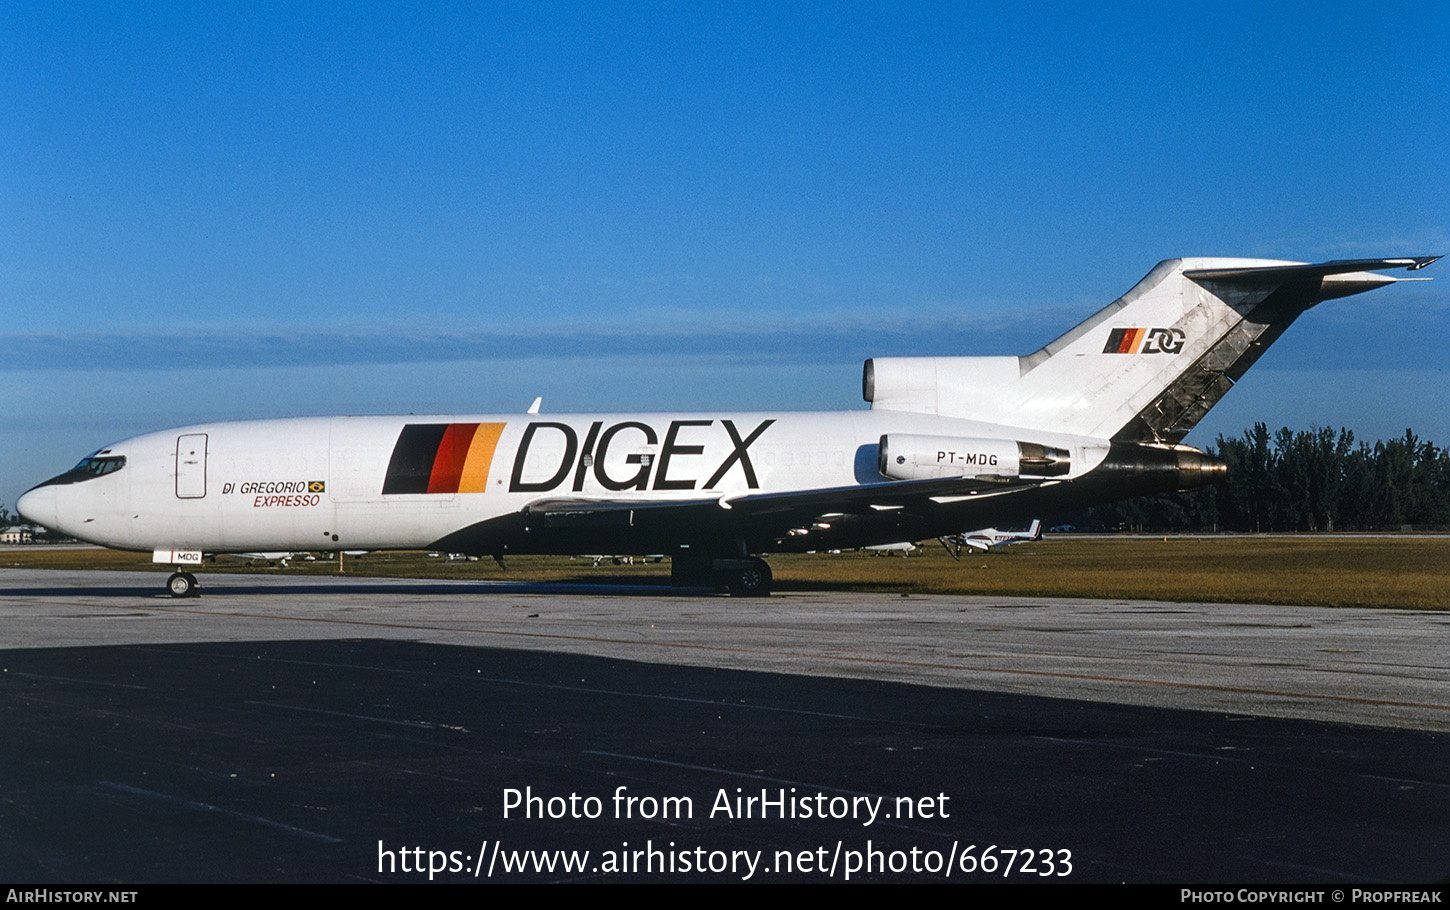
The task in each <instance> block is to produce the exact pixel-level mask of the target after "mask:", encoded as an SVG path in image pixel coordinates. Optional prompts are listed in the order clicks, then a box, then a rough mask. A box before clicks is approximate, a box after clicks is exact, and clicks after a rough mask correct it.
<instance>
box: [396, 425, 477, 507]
mask: <svg viewBox="0 0 1450 910" xmlns="http://www.w3.org/2000/svg"><path fill="white" fill-rule="evenodd" d="M503 428H504V424H501V423H410V424H408V425H407V426H405V427H403V431H402V432H401V433H399V434H398V442H397V444H396V445H394V446H393V457H392V458H391V459H390V460H389V461H388V473H387V476H386V477H385V478H384V480H383V494H384V495H391V494H395V493H482V492H483V491H484V490H486V489H487V488H488V470H489V468H490V467H491V466H492V465H493V452H494V449H495V448H496V447H497V445H498V438H499V436H500V435H501V434H502V433H503Z"/></svg>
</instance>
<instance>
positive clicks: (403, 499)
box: [17, 257, 1438, 596]
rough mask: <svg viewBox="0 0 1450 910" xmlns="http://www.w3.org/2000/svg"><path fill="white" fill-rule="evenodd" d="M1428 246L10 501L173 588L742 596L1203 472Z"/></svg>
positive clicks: (122, 450)
mask: <svg viewBox="0 0 1450 910" xmlns="http://www.w3.org/2000/svg"><path fill="white" fill-rule="evenodd" d="M1436 258H1438V257H1424V258H1413V259H1357V260H1348V261H1335V262H1324V263H1319V264H1313V265H1311V264H1306V263H1298V262H1280V261H1273V260H1256V259H1170V260H1167V261H1165V262H1162V263H1159V264H1158V265H1157V266H1156V267H1155V268H1154V269H1153V270H1152V271H1151V272H1149V273H1148V275H1147V277H1145V278H1144V279H1143V280H1142V281H1140V282H1138V284H1137V286H1136V287H1134V288H1133V289H1132V290H1131V291H1129V292H1128V293H1127V294H1125V295H1124V296H1123V297H1121V298H1119V299H1118V300H1116V301H1114V302H1113V303H1112V304H1110V305H1108V306H1107V307H1106V308H1104V309H1103V310H1101V311H1099V312H1098V313H1097V314H1096V315H1094V316H1091V317H1089V318H1088V319H1087V320H1086V321H1084V322H1083V323H1081V324H1080V325H1078V326H1077V327H1076V328H1074V329H1072V330H1071V331H1069V332H1068V333H1067V334H1065V335H1063V336H1061V337H1060V338H1058V339H1056V340H1055V341H1052V342H1050V343H1049V344H1047V345H1046V346H1045V347H1043V348H1042V349H1041V350H1038V351H1035V352H1034V353H1031V354H1028V355H1026V356H1023V357H891V358H875V359H873V360H868V361H866V367H865V373H864V383H863V385H864V389H863V392H864V396H865V399H866V400H867V401H868V402H870V403H871V408H870V410H869V411H843V412H834V413H770V414H750V413H743V414H742V413H726V414H717V413H702V414H604V415H568V416H551V415H540V414H538V413H530V414H527V415H499V416H471V415H470V416H456V415H437V416H431V417H413V416H408V417H333V418H299V419H293V420H271V421H250V422H237V423H211V424H202V425H199V426H191V427H184V428H181V429H175V430H167V431H164V432H159V433H149V434H147V435H144V436H137V437H135V438H132V439H127V440H125V441H123V442H118V443H114V444H112V445H110V446H107V447H106V448H104V449H101V450H99V451H97V452H95V453H93V454H91V455H88V456H86V457H85V458H83V459H82V460H81V461H80V463H79V464H77V465H76V466H75V467H74V468H72V469H71V470H69V471H67V472H65V473H63V474H61V475H59V476H57V477H54V478H52V479H50V480H48V481H46V482H45V483H42V484H40V485H39V486H37V487H35V488H33V489H31V490H30V491H29V492H27V493H26V494H25V495H24V496H22V497H21V498H20V501H19V502H18V503H17V507H18V508H19V510H20V512H21V513H22V514H23V515H24V516H25V517H26V518H27V519H28V520H30V521H33V522H35V523H37V524H41V525H44V526H46V527H48V528H52V529H55V530H57V531H61V532H63V533H66V534H69V535H72V536H74V537H77V538H79V539H81V540H87V541H91V542H94V543H98V544H104V545H105V546H109V547H116V548H120V549H129V550H150V551H151V552H152V559H153V560H154V561H156V562H158V563H163V564H167V565H172V566H174V567H175V568H176V571H175V573H174V574H172V575H171V577H170V578H169V579H168V582H167V590H168V591H170V593H171V594H173V595H175V596H185V595H189V594H192V593H194V592H195V591H196V587H197V584H196V579H195V577H194V576H193V575H192V574H191V573H190V572H188V571H187V569H188V568H189V567H194V566H196V565H199V564H200V563H201V561H202V558H203V556H204V555H205V554H209V553H236V552H271V551H311V550H381V549H430V550H437V551H440V552H447V553H466V554H471V555H480V556H493V557H494V558H496V559H500V560H501V559H502V557H503V556H505V555H506V554H510V553H539V554H565V555H573V554H578V553H663V554H666V555H668V556H670V558H671V577H672V580H673V581H674V582H676V583H679V584H709V585H723V586H726V587H729V588H730V589H731V590H732V591H733V592H735V593H738V594H761V593H765V592H767V591H768V590H769V587H770V582H771V573H770V567H769V565H768V564H767V563H766V562H765V561H764V560H763V559H761V558H760V557H761V554H766V553H779V552H805V551H810V550H830V549H851V548H860V547H867V546H875V545H882V544H890V543H893V542H896V541H902V540H923V539H929V538H932V537H942V536H946V535H950V534H954V533H956V532H957V531H958V530H959V529H961V528H964V527H965V528H973V527H982V526H987V525H998V526H1000V525H1001V524H1010V523H1014V522H1019V521H1026V520H1028V519H1030V518H1032V517H1034V516H1039V515H1050V514H1054V513H1058V512H1065V511H1069V510H1072V509H1077V508H1080V507H1082V506H1086V505H1090V504H1093V503H1101V502H1106V501H1110V500H1114V499H1121V498H1124V497H1129V496H1137V495H1141V494H1145V493H1154V492H1159V491H1166V490H1183V489H1190V488H1193V487H1198V486H1202V485H1204V484H1207V483H1210V482H1212V481H1214V480H1216V479H1218V478H1219V477H1221V476H1222V475H1223V473H1224V471H1225V466H1224V464H1223V462H1221V461H1219V460H1218V459H1216V458H1213V457H1210V456H1208V455H1205V454H1204V453H1203V452H1200V451H1198V450H1196V449H1193V448H1189V447H1187V446H1184V445H1182V444H1181V440H1182V439H1183V437H1184V436H1185V435H1186V434H1187V433H1188V431H1189V430H1190V429H1191V428H1192V427H1193V426H1194V424H1196V423H1197V422H1198V421H1199V419H1200V418H1202V417H1203V415H1204V414H1205V413H1207V412H1208V409H1209V408H1211V407H1212V406H1213V405H1214V404H1215V403H1216V402H1217V401H1218V400H1219V399H1220V398H1221V397H1222V396H1223V395H1224V394H1225V393H1226V392H1227V391H1228V390H1229V389H1230V388H1231V387H1232V386H1233V384H1234V382H1235V381H1237V380H1238V379H1239V377H1241V376H1242V375H1243V373H1244V371H1245V370H1247V369H1248V368H1249V367H1250V366H1251V365H1253V363H1254V361H1256V360H1257V359H1258V358H1259V356H1260V355H1261V354H1262V353H1263V352H1264V350H1265V348H1267V347H1268V346H1269V344H1271V343H1272V342H1273V341H1274V340H1275V339H1277V338H1278V337H1279V335H1280V334H1281V333H1282V332H1283V331H1284V330H1285V329H1286V328H1288V326H1289V324H1290V323H1292V322H1293V321H1294V320H1295V319H1296V318H1297V317H1298V316H1299V314H1301V313H1302V312H1304V311H1305V310H1306V309H1308V308H1309V307H1311V306H1313V305H1315V304H1316V303H1319V302H1320V301H1322V300H1328V299H1331V298H1335V297H1345V296H1348V295H1350V294H1358V293H1360V292H1362V291H1368V290H1371V289H1373V288H1377V287H1381V286H1383V285H1386V284H1391V283H1393V282H1394V281H1395V280H1396V279H1394V278H1391V277H1388V276H1383V275H1377V274H1373V272H1374V271H1376V270H1385V269H1400V268H1403V269H1409V270H1418V269H1421V268H1424V267H1425V266H1426V265H1429V264H1430V263H1431V262H1433V261H1434V260H1435V259H1436ZM531 410H534V409H531Z"/></svg>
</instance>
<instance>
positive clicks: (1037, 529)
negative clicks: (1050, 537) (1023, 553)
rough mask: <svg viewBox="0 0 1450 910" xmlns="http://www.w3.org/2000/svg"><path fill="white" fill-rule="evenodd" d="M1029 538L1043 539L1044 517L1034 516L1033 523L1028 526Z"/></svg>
mask: <svg viewBox="0 0 1450 910" xmlns="http://www.w3.org/2000/svg"><path fill="white" fill-rule="evenodd" d="M1027 539H1028V540H1041V539H1042V519H1040V518H1034V519H1032V524H1031V525H1029V526H1028V527H1027Z"/></svg>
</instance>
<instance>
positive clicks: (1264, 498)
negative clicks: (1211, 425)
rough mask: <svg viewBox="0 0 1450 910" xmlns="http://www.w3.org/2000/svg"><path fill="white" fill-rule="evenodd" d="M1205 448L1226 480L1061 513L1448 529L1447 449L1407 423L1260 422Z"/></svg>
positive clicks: (1279, 525)
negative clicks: (1359, 432)
mask: <svg viewBox="0 0 1450 910" xmlns="http://www.w3.org/2000/svg"><path fill="white" fill-rule="evenodd" d="M1208 452H1209V453H1210V454H1213V455H1217V456H1218V457H1219V458H1222V459H1223V460H1224V461H1225V462H1226V463H1227V464H1228V480H1227V481H1225V482H1224V483H1221V484H1216V485H1214V486H1211V487H1206V488H1203V489H1200V490H1193V491H1191V492H1187V493H1165V494H1159V495H1156V496H1144V497H1140V498H1137V499H1129V500H1124V501H1122V502H1116V503H1110V504H1108V505H1104V506H1095V507H1093V508H1091V509H1086V510H1084V511H1082V512H1078V513H1075V514H1074V515H1072V516H1064V517H1062V519H1060V520H1062V521H1065V522H1067V523H1071V524H1075V525H1077V526H1078V527H1079V528H1080V529H1087V528H1101V529H1104V530H1133V531H1239V532H1261V531H1310V532H1313V531H1399V530H1403V529H1404V528H1406V527H1407V526H1408V527H1412V528H1414V529H1416V530H1446V529H1450V449H1444V448H1441V447H1439V446H1437V445H1435V444H1434V443H1433V442H1430V441H1428V440H1422V439H1420V438H1419V437H1417V436H1416V435H1415V434H1414V432H1413V431H1412V430H1406V431H1405V435H1404V436H1403V437H1401V438H1398V439H1391V440H1388V441H1379V442H1375V443H1374V444H1372V445H1371V444H1370V443H1367V442H1360V443H1358V444H1356V443H1355V439H1354V434H1353V433H1352V432H1350V431H1349V430H1345V429H1341V430H1339V431H1338V432H1337V433H1336V432H1335V431H1333V430H1331V429H1328V428H1323V427H1321V428H1315V429H1312V430H1300V431H1298V432H1295V431H1293V430H1290V429H1289V428H1288V427H1284V428H1282V429H1280V430H1279V431H1278V432H1275V433H1270V432H1269V428H1268V427H1267V426H1265V425H1264V424H1262V423H1256V424H1254V426H1253V428H1252V429H1250V430H1247V431H1245V432H1244V434H1243V435H1242V436H1240V437H1237V438H1234V439H1226V438H1224V437H1223V436H1219V437H1218V441H1217V443H1216V444H1215V445H1214V446H1213V447H1211V448H1209V449H1208Z"/></svg>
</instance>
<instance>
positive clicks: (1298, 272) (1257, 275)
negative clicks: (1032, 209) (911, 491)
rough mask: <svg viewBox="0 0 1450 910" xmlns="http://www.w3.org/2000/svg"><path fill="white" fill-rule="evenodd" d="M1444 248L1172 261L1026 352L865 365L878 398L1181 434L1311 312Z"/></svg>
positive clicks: (881, 402) (1025, 420)
mask: <svg viewBox="0 0 1450 910" xmlns="http://www.w3.org/2000/svg"><path fill="white" fill-rule="evenodd" d="M1438 258H1439V257H1438V256H1432V257H1420V258H1407V259H1352V260H1336V261H1334V262H1323V263H1319V264H1308V263H1299V262H1280V261H1277V260H1266V259H1169V260H1166V261H1164V262H1160V263H1159V264H1158V265H1157V266H1156V267H1154V269H1153V270H1152V271H1151V272H1149V273H1148V275H1147V276H1146V277H1145V278H1144V279H1143V280H1142V281H1140V282H1138V284H1137V285H1136V286H1135V287H1134V288H1133V289H1132V290H1131V291H1129V292H1128V293H1126V294H1124V295H1123V296H1122V297H1120V298H1118V299H1117V300H1116V301H1114V302H1113V303H1111V304H1109V305H1108V306H1106V307H1104V308H1103V309H1102V310H1100V311H1098V312H1097V313H1096V314H1094V315H1093V316H1091V317H1089V318H1088V319H1087V320H1085V321H1084V322H1082V323H1081V324H1079V325H1078V326H1077V327H1075V328H1073V329H1072V330H1071V331H1069V332H1067V333H1066V334H1064V335H1063V336H1061V337H1060V338H1058V339H1056V340H1055V341H1052V342H1051V343H1049V344H1048V345H1046V346H1045V347H1043V348H1042V349H1041V350H1039V351H1037V352H1035V353H1033V354H1029V355H1027V356H1026V357H893V358H876V359H874V360H868V361H866V375H865V395H866V400H867V401H870V402H871V406H872V408H884V409H888V410H902V411H917V412H925V413H932V414H939V415H941V416H944V417H964V418H971V419H976V420H983V421H988V422H991V423H1001V424H1007V425H1009V426H1016V427H1026V428H1032V429H1042V430H1054V431H1059V432H1066V433H1073V434H1077V435H1081V436H1095V437H1098V438H1106V439H1114V440H1118V441H1122V442H1157V443H1177V442H1179V441H1180V440H1182V439H1183V437H1184V436H1186V435H1187V434H1188V431H1189V430H1191V429H1193V427H1194V425H1196V424H1197V423H1198V421H1199V420H1201V419H1202V418H1203V415H1204V414H1207V413H1208V410H1209V409H1210V408H1212V407H1213V406H1214V405H1215V404H1217V403H1218V401H1219V399H1221V398H1222V397H1223V396H1224V394H1225V393H1227V392H1228V390H1229V389H1230V388H1232V387H1233V385H1234V383H1235V382H1237V381H1238V380H1239V378H1240V377H1241V376H1243V374H1244V373H1245V372H1246V371H1247V370H1248V368H1249V367H1251V366H1253V364H1254V362H1255V361H1256V360H1258V359H1259V357H1260V356H1261V355H1262V354H1263V353H1264V351H1265V350H1266V349H1267V348H1268V347H1269V345H1270V344H1273V342H1274V341H1275V340H1276V339H1277V338H1278V337H1279V336H1280V335H1281V334H1283V332H1284V330H1285V329H1287V328H1288V327H1289V326H1290V324H1292V323H1293V322H1294V320H1295V319H1297V318H1298V316H1299V314H1300V313H1302V312H1304V311H1305V310H1307V309H1309V308H1310V307H1312V306H1314V305H1315V304H1316V303H1319V302H1320V301H1322V300H1329V299H1331V298H1335V297H1347V296H1349V295H1351V294H1358V293H1361V292H1363V291H1368V290H1372V289H1374V288H1377V287H1382V286H1383V285H1386V284H1392V283H1394V282H1395V281H1397V280H1402V279H1395V278H1391V277H1388V276H1385V275H1375V274H1372V271H1373V270H1378V269H1398V268H1403V269H1409V270H1411V271H1414V270H1418V269H1422V268H1424V267H1425V266H1427V265H1429V264H1430V263H1432V262H1434V261H1435V260H1436V259H1438Z"/></svg>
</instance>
